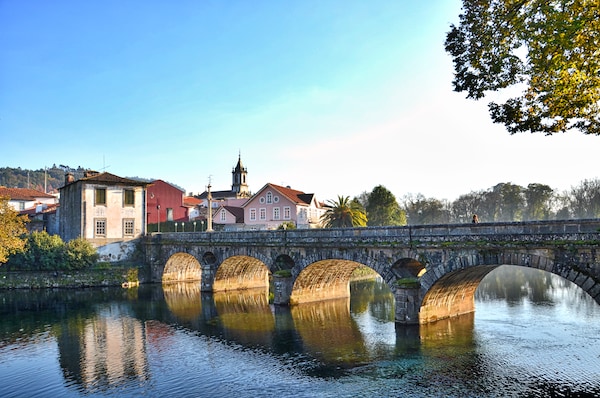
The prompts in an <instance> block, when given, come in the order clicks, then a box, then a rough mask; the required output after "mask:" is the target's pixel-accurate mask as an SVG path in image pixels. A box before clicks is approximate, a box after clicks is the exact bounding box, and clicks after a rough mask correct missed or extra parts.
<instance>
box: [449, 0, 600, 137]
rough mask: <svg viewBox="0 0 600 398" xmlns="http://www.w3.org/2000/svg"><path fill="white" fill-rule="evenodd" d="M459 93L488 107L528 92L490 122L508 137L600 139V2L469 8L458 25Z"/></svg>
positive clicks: (469, 1) (477, 3)
mask: <svg viewBox="0 0 600 398" xmlns="http://www.w3.org/2000/svg"><path fill="white" fill-rule="evenodd" d="M445 45H446V51H447V52H448V53H450V54H451V55H452V58H453V61H454V70H455V77H454V81H453V85H454V90H455V91H457V92H462V91H466V92H467V98H473V99H481V98H483V97H484V96H485V95H486V93H488V92H490V91H499V90H502V89H506V88H509V87H521V85H522V86H523V87H524V90H523V92H522V93H521V95H519V96H515V97H513V98H509V99H508V100H506V102H504V103H495V102H491V103H490V104H489V108H490V115H491V118H492V120H493V121H494V122H496V123H502V124H504V125H505V126H506V128H507V129H508V131H509V133H511V134H515V133H519V132H532V133H533V132H541V133H544V134H546V135H551V134H554V133H559V132H567V131H570V130H579V131H581V132H583V133H585V134H595V135H600V5H599V4H598V1H597V0H593V1H592V0H561V1H546V0H463V7H462V13H461V15H460V24H459V25H458V26H456V25H451V29H450V31H449V32H448V34H447V36H446V43H445Z"/></svg>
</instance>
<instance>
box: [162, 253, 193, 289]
mask: <svg viewBox="0 0 600 398" xmlns="http://www.w3.org/2000/svg"><path fill="white" fill-rule="evenodd" d="M201 279H202V267H201V266H200V263H199V262H198V260H196V258H195V257H194V256H192V255H191V254H187V253H175V254H173V255H172V256H171V257H170V258H169V260H168V261H167V263H166V264H165V270H164V272H163V276H162V283H173V282H191V281H199V280H201Z"/></svg>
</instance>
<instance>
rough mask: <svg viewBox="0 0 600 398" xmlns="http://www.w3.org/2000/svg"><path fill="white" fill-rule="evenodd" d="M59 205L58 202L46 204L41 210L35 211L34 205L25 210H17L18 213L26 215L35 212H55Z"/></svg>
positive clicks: (32, 214)
mask: <svg viewBox="0 0 600 398" xmlns="http://www.w3.org/2000/svg"><path fill="white" fill-rule="evenodd" d="M58 207H59V205H58V204H49V205H46V206H45V207H44V208H43V209H42V211H40V212H38V211H37V206H34V207H32V208H29V209H27V210H22V211H20V212H19V214H27V215H28V216H34V215H36V214H44V213H55V212H56V210H57V209H58Z"/></svg>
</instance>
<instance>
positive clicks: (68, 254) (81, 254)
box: [64, 238, 99, 269]
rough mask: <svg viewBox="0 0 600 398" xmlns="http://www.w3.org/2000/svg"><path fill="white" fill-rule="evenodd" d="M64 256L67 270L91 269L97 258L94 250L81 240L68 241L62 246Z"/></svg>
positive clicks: (88, 243)
mask: <svg viewBox="0 0 600 398" xmlns="http://www.w3.org/2000/svg"><path fill="white" fill-rule="evenodd" d="M64 255H65V259H64V262H65V266H66V268H67V269H81V268H87V267H91V266H92V265H94V264H95V263H96V261H98V258H99V256H98V252H97V251H96V248H95V247H94V246H92V244H91V243H90V242H88V241H87V240H85V239H83V238H76V239H73V240H70V241H68V242H67V243H66V245H65V246H64Z"/></svg>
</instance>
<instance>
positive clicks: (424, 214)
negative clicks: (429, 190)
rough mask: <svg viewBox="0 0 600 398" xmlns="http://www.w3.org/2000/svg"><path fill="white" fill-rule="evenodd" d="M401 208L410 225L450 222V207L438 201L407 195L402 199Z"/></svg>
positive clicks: (420, 195)
mask: <svg viewBox="0 0 600 398" xmlns="http://www.w3.org/2000/svg"><path fill="white" fill-rule="evenodd" d="M403 207H404V210H405V214H406V215H407V216H408V219H409V220H410V223H411V224H412V225H423V224H442V223H448V222H450V211H449V210H448V209H449V207H450V206H449V205H447V204H445V203H444V202H442V201H441V200H439V199H434V198H425V196H423V195H422V194H418V195H416V196H413V195H410V194H408V195H405V196H404V198H403Z"/></svg>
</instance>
